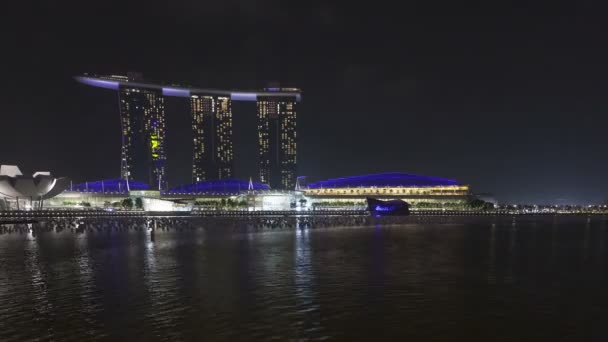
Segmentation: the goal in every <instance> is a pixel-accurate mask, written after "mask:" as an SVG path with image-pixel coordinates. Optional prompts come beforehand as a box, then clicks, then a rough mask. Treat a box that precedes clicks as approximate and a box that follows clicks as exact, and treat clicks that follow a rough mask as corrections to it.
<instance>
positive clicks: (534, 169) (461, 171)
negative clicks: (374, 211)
mask: <svg viewBox="0 0 608 342" xmlns="http://www.w3.org/2000/svg"><path fill="white" fill-rule="evenodd" d="M534 3H535V5H532V4H530V2H528V1H521V2H510V3H508V4H504V5H501V4H500V3H499V2H495V1H479V2H476V3H475V2H472V3H464V2H461V1H445V2H437V1H419V2H406V1H400V2H397V1H395V2H382V1H361V2H354V1H344V2H332V3H330V2H325V1H314V0H313V1H280V0H256V1H252V0H222V1H219V0H218V1H205V0H199V1H156V0H149V1H145V2H135V1H95V2H91V1H61V2H54V1H53V2H51V1H47V2H45V3H43V2H42V1H20V2H15V1H12V2H10V3H8V4H4V5H3V14H4V15H3V19H2V24H0V25H2V26H4V27H3V33H4V34H3V42H2V61H3V63H2V64H3V65H2V70H3V71H2V82H1V87H2V92H0V112H1V118H2V121H1V122H0V125H1V127H2V130H1V131H0V162H1V163H2V164H17V165H20V166H22V169H24V171H26V172H31V171H35V170H50V171H52V172H53V173H54V174H56V175H61V176H69V177H71V178H73V179H74V180H75V181H84V180H97V179H102V178H106V179H107V178H116V177H118V176H119V169H120V160H119V157H120V129H119V116H118V106H117V105H118V103H117V102H118V101H117V95H116V93H114V92H112V91H110V90H104V89H96V88H91V87H87V86H84V85H81V84H78V83H76V82H75V81H74V80H73V79H72V77H73V76H74V75H77V74H80V73H84V72H89V73H98V74H103V73H124V72H127V71H131V70H133V71H140V72H142V73H143V74H144V76H145V78H146V79H150V80H166V81H176V82H183V83H190V84H195V85H199V86H202V87H211V88H260V87H264V86H266V85H268V84H269V83H273V82H279V83H280V84H281V85H282V86H295V87H300V88H302V89H303V91H304V93H303V98H304V101H303V103H302V106H301V107H300V108H301V110H300V112H299V120H300V121H299V137H300V141H299V144H300V145H299V173H300V175H306V176H308V179H309V181H314V180H322V179H325V178H329V177H337V176H347V175H357V174H363V173H371V172H381V171H400V172H408V173H418V174H424V175H433V176H439V177H447V178H454V179H457V180H459V181H461V182H463V183H466V184H469V185H471V187H472V189H473V191H475V192H491V193H494V194H495V196H496V198H497V199H499V200H500V201H501V202H511V203H512V202H520V203H522V202H527V203H579V204H587V203H603V202H604V201H605V200H606V199H608V179H607V178H606V174H607V171H608V159H607V158H606V157H607V156H608V142H607V139H606V137H605V132H606V125H607V123H608V118H607V115H606V113H607V112H608V96H607V91H608V85H607V81H606V80H607V79H608V48H607V44H606V39H607V36H608V35H607V33H608V30H607V29H606V26H605V24H604V21H605V18H603V17H602V14H603V13H604V11H603V9H600V8H594V7H593V6H590V5H587V3H586V2H583V1H571V2H569V3H568V4H567V5H563V6H562V5H560V4H559V2H557V1H545V2H542V1H541V2H534ZM187 109H188V106H187V102H186V101H185V100H184V99H175V98H173V99H168V100H167V125H168V127H167V128H168V131H169V133H168V139H169V140H168V142H167V144H168V158H169V165H168V172H169V182H170V184H171V185H178V184H180V183H187V182H189V181H190V178H189V177H190V172H191V171H190V168H191V165H190V163H191V150H192V147H191V146H190V145H189V144H190V141H191V139H190V137H189V134H191V133H190V127H189V117H188V112H187ZM233 113H234V121H235V123H234V125H235V134H236V135H237V137H235V140H236V145H237V146H236V158H237V161H236V173H237V176H239V177H243V178H248V176H249V175H255V170H254V169H255V152H256V145H255V144H256V140H255V138H256V135H255V105H254V104H251V103H249V104H235V108H234V112H233Z"/></svg>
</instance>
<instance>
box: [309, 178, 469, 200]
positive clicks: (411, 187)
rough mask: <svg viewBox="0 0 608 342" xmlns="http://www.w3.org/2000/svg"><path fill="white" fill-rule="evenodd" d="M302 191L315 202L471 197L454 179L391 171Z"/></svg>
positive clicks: (346, 179)
mask: <svg viewBox="0 0 608 342" xmlns="http://www.w3.org/2000/svg"><path fill="white" fill-rule="evenodd" d="M301 191H302V192H303V193H304V194H305V195H306V196H308V197H310V198H312V199H313V201H314V202H316V203H323V202H326V203H330V202H332V203H334V204H335V203H339V202H352V203H363V202H364V201H365V199H366V198H367V197H373V198H377V199H380V200H394V199H401V200H404V201H406V202H408V203H411V204H417V203H427V204H430V205H432V204H433V203H436V204H445V203H452V204H463V203H467V202H468V201H469V199H470V195H471V194H470V191H469V186H468V185H462V184H460V183H458V182H457V181H455V180H452V179H445V178H438V177H429V176H419V175H411V174H406V173H398V172H388V173H379V174H371V175H362V176H353V177H344V178H336V179H329V180H326V181H321V182H317V183H312V184H309V185H308V186H307V187H306V188H303V189H301Z"/></svg>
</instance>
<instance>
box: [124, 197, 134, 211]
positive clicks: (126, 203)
mask: <svg viewBox="0 0 608 342" xmlns="http://www.w3.org/2000/svg"><path fill="white" fill-rule="evenodd" d="M122 207H123V208H125V209H133V200H132V199H131V198H130V197H129V198H125V199H124V200H122Z"/></svg>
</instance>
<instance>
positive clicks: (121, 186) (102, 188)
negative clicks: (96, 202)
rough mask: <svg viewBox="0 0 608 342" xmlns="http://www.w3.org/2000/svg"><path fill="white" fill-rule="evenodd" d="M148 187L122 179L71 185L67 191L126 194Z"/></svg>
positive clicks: (147, 186) (147, 187) (144, 184)
mask: <svg viewBox="0 0 608 342" xmlns="http://www.w3.org/2000/svg"><path fill="white" fill-rule="evenodd" d="M149 188H150V186H149V185H148V184H147V183H142V182H136V181H132V180H130V181H129V186H128V187H127V181H126V180H124V179H104V180H100V181H95V182H85V183H81V184H74V185H72V186H71V187H70V188H69V190H72V191H79V192H94V193H102V192H104V193H105V192H107V193H128V192H129V190H148V189H149Z"/></svg>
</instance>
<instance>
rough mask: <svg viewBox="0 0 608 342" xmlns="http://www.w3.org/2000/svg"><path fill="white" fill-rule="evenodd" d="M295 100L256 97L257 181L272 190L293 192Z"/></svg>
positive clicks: (295, 157)
mask: <svg viewBox="0 0 608 342" xmlns="http://www.w3.org/2000/svg"><path fill="white" fill-rule="evenodd" d="M297 102H298V99H297V97H296V96H292V97H285V96H282V97H278V96H258V98H257V107H258V153H259V155H258V157H259V172H260V175H259V176H260V181H261V182H262V183H266V184H269V185H270V186H271V187H272V188H275V189H276V188H279V189H293V188H294V187H295V184H296V172H297V168H296V167H297V152H296V151H297V134H296V126H297V124H296V120H297Z"/></svg>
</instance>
